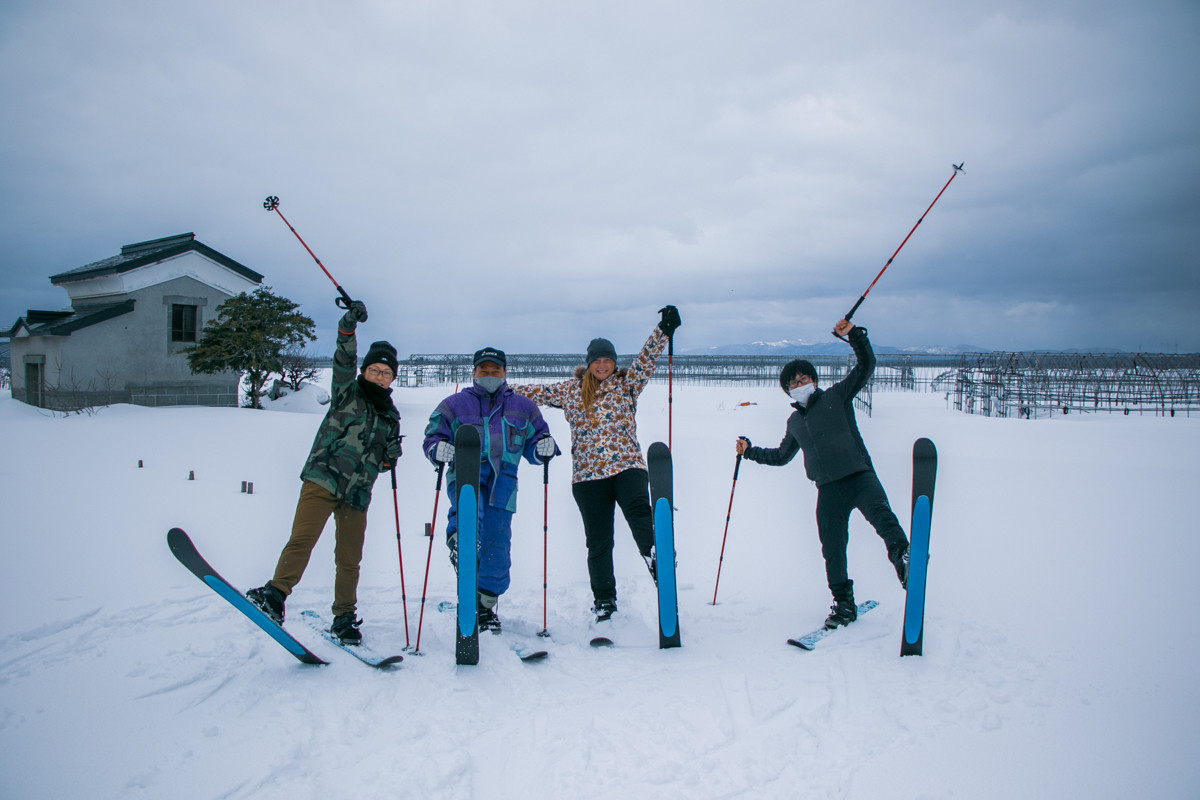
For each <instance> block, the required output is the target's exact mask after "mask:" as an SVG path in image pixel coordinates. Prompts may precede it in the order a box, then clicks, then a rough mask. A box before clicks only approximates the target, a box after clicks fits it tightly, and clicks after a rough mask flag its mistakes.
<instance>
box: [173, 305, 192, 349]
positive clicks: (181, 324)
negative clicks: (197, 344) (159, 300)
mask: <svg viewBox="0 0 1200 800" xmlns="http://www.w3.org/2000/svg"><path fill="white" fill-rule="evenodd" d="M171 341H172V342H194V341H196V306H190V305H181V304H178V303H174V304H172V305H171Z"/></svg>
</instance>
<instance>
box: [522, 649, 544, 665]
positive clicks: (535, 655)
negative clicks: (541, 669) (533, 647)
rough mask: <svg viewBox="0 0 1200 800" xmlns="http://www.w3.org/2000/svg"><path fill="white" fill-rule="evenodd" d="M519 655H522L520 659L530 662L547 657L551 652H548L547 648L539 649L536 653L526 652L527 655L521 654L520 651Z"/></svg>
mask: <svg viewBox="0 0 1200 800" xmlns="http://www.w3.org/2000/svg"><path fill="white" fill-rule="evenodd" d="M517 655H518V656H519V657H520V659H521V660H522V661H524V662H525V663H526V664H529V663H532V662H534V661H542V660H543V659H545V658H546V656H548V655H550V654H549V653H548V652H546V651H545V650H538V651H537V652H536V653H526V654H525V655H521V654H520V653H518V654H517Z"/></svg>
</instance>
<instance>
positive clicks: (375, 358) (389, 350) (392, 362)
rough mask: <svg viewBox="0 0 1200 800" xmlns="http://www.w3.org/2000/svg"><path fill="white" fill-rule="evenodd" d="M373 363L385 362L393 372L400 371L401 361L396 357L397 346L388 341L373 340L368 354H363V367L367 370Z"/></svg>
mask: <svg viewBox="0 0 1200 800" xmlns="http://www.w3.org/2000/svg"><path fill="white" fill-rule="evenodd" d="M371 364H385V365H387V366H388V367H389V368H390V369H391V370H392V374H395V373H397V372H399V366H400V362H399V361H398V360H397V359H396V348H394V347H392V346H391V345H390V344H388V343H387V342H371V346H370V347H368V348H367V354H366V355H365V356H363V360H362V369H363V370H366V368H367V367H369V366H370V365H371Z"/></svg>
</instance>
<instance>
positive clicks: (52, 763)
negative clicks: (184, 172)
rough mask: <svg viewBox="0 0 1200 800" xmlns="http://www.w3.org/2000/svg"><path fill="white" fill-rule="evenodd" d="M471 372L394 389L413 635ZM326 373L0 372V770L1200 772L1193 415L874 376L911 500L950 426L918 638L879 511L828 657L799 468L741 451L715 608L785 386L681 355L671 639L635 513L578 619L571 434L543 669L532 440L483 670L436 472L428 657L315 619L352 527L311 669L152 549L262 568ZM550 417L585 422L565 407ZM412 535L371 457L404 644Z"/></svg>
mask: <svg viewBox="0 0 1200 800" xmlns="http://www.w3.org/2000/svg"><path fill="white" fill-rule="evenodd" d="M451 388H452V387H437V388H426V389H403V390H397V392H396V395H397V400H398V404H399V405H400V408H401V413H402V415H403V417H404V423H403V425H404V430H405V432H406V433H407V434H408V436H409V439H408V447H407V451H408V452H407V453H406V455H405V457H404V459H403V460H402V464H401V467H400V470H399V492H398V501H399V502H398V504H399V517H400V527H401V531H402V534H403V536H402V546H403V553H404V569H405V578H406V585H407V596H408V604H407V606H408V629H409V636H410V638H411V640H413V641H415V639H416V635H417V621H418V614H419V613H420V597H421V581H422V578H423V576H424V573H425V558H426V552H427V549H426V542H427V541H428V540H427V539H426V538H424V537H423V535H422V531H423V527H424V524H425V523H426V522H428V521H429V519H430V516H431V514H432V509H433V489H434V480H435V473H434V471H433V469H432V468H431V467H430V466H429V465H428V464H427V463H426V462H425V461H424V460H423V459H422V458H421V457H420V454H419V453H418V443H419V441H420V434H421V429H422V428H423V426H424V422H425V419H426V418H427V416H428V414H429V412H430V411H431V410H432V408H433V407H434V405H435V404H436V402H437V401H438V400H439V399H440V398H441V397H442V396H444V395H446V394H448V393H449V392H450V390H451ZM316 392H317V390H316V389H312V390H306V391H305V392H302V393H300V394H299V395H296V396H292V397H289V398H286V399H285V400H282V401H279V402H278V403H276V404H275V405H274V406H272V409H271V410H268V411H266V412H253V411H247V410H240V409H204V408H171V409H146V408H137V407H131V406H116V407H112V408H108V409H104V410H103V411H101V413H99V414H98V415H96V416H72V417H67V418H62V417H52V416H49V415H47V414H46V413H45V412H40V411H38V410H36V409H32V408H29V407H27V406H25V405H22V404H20V403H17V402H14V401H12V400H11V399H10V398H9V397H8V395H7V394H6V393H5V394H3V395H0V441H3V443H4V456H3V458H2V459H0V502H2V506H0V514H2V516H0V519H2V522H0V529H2V531H3V533H2V534H0V597H2V598H3V601H4V602H3V608H4V609H5V613H4V615H3V616H2V617H0V796H3V797H4V798H20V799H21V800H33V799H35V798H47V799H50V798H54V799H55V800H57V799H58V798H64V797H88V798H163V797H170V798H175V800H186V799H188V798H298V797H299V798H309V797H312V798H316V797H359V798H376V797H378V798H471V797H486V798H509V797H553V798H557V797H570V798H733V797H747V798H749V797H753V798H793V797H812V798H922V799H923V800H924V799H933V798H1005V799H1006V800H1007V799H1008V798H1013V797H1045V798H1051V797H1087V798H1127V797H1135V796H1136V797H1155V798H1195V797H1197V796H1200V766H1197V760H1196V758H1195V751H1196V744H1197V742H1200V685H1198V682H1197V680H1196V674H1197V668H1198V667H1197V665H1198V664H1200V622H1198V621H1197V620H1198V619H1200V617H1198V616H1197V615H1196V613H1195V612H1194V610H1193V609H1192V608H1191V605H1192V603H1193V602H1194V597H1193V592H1194V585H1195V577H1194V575H1195V572H1196V569H1197V565H1198V564H1200V536H1198V535H1197V534H1198V533H1200V530H1198V528H1200V526H1198V525H1197V522H1196V517H1195V494H1194V493H1195V492H1196V487H1197V485H1200V481H1198V480H1197V479H1198V477H1200V463H1198V455H1197V454H1200V419H1195V418H1192V419H1186V418H1175V419H1163V418H1155V417H1138V416H1130V417H1124V416H1074V415H1072V416H1067V417H1058V418H1056V419H1053V420H1040V421H1032V422H1031V421H1027V420H1025V421H1018V420H998V419H987V418H981V417H973V416H967V415H963V414H960V413H957V412H954V411H951V410H947V408H946V403H945V400H944V399H943V398H942V397H940V396H937V395H929V394H906V393H885V392H877V393H876V394H875V414H874V417H872V418H866V417H864V416H862V415H861V414H860V422H861V427H862V429H863V432H864V435H865V438H866V440H867V442H868V445H869V447H870V449H871V451H872V454H873V456H874V458H875V462H876V466H877V469H878V471H879V473H880V475H881V478H882V480H883V483H884V486H885V487H886V488H887V489H888V492H889V495H890V497H891V499H892V502H893V505H894V506H895V507H896V509H897V512H898V514H899V516H900V517H901V519H902V521H904V522H905V524H906V527H907V518H908V508H907V507H908V498H909V491H910V489H909V477H910V464H909V458H910V452H911V447H912V442H913V440H914V439H916V438H917V437H920V436H928V437H930V438H932V439H933V440H934V441H935V442H936V444H937V446H938V450H939V456H940V474H939V476H938V487H937V496H936V500H935V504H934V516H933V534H932V558H931V567H930V578H929V599H928V605H927V622H926V635H925V655H924V656H922V657H919V658H916V657H914V658H904V659H901V658H899V657H898V653H899V647H900V626H901V615H902V612H903V605H904V597H903V594H902V591H901V589H900V587H899V585H898V584H897V582H896V579H895V576H894V573H893V572H892V569H891V566H890V565H889V564H888V562H887V560H886V557H885V554H884V550H883V546H882V543H881V542H880V541H879V540H878V538H877V537H875V535H874V533H873V532H872V531H871V530H870V529H869V528H868V527H867V526H866V524H865V523H864V522H863V521H862V519H861V518H860V517H858V516H856V517H855V518H854V520H853V522H852V528H851V544H850V566H851V574H852V576H853V577H854V578H855V581H856V590H857V595H858V599H859V600H866V599H875V600H878V601H879V602H880V604H881V605H880V606H879V608H877V609H876V610H874V611H872V612H871V613H870V614H868V615H866V616H864V617H863V618H862V619H861V620H859V621H858V622H857V623H855V624H854V625H853V626H851V627H850V628H848V629H846V630H844V631H839V632H838V633H836V634H835V635H834V636H831V637H829V638H827V639H826V640H824V641H823V642H822V643H821V644H820V645H819V646H818V648H817V650H815V651H813V652H808V653H806V652H802V651H800V650H797V649H796V648H793V647H788V646H786V645H785V644H784V640H785V639H786V638H788V637H789V636H795V635H797V634H800V633H804V632H807V631H809V630H811V629H813V628H815V627H817V626H818V625H819V624H820V623H821V621H822V620H823V619H824V617H825V614H826V612H827V610H828V604H829V598H828V592H827V589H826V587H825V583H824V573H823V567H822V561H821V556H820V550H819V546H818V543H817V539H816V533H815V530H814V523H813V503H814V499H815V490H814V489H813V488H812V486H811V485H809V484H808V483H807V482H806V481H805V480H804V476H803V468H802V467H801V465H800V464H799V463H798V462H796V463H793V464H792V465H789V466H788V467H785V468H782V469H776V468H768V467H763V466H759V465H756V464H750V463H746V464H745V465H743V468H742V470H741V474H740V476H739V480H738V485H737V492H736V496H735V498H734V503H733V517H732V523H731V524H730V527H729V535H728V543H727V545H726V551H725V561H724V566H723V569H722V572H721V582H720V593H719V596H718V598H717V604H716V605H715V606H714V605H712V599H713V589H714V579H715V577H716V571H717V563H718V554H719V552H720V545H721V536H722V531H723V529H724V524H725V513H726V508H727V505H728V503H729V496H730V488H731V479H732V475H733V465H734V452H733V441H734V438H735V437H736V436H737V435H739V434H744V435H747V436H749V437H750V438H752V439H753V440H754V441H755V443H758V444H768V445H773V444H775V443H776V442H777V441H778V440H779V437H780V436H781V434H782V432H783V423H784V419H785V418H786V416H787V414H788V411H789V410H788V408H787V406H786V398H785V397H784V396H783V395H782V393H780V392H779V391H778V390H772V389H766V388H745V387H693V386H679V385H677V386H676V387H675V402H674V409H675V412H674V413H675V420H674V439H675V441H674V452H675V458H676V479H677V483H676V495H675V496H676V505H677V506H678V517H677V525H678V548H679V582H680V593H679V598H680V604H681V612H680V613H681V632H682V638H683V644H684V646H683V647H682V648H680V649H678V650H668V651H660V650H659V649H657V634H656V629H655V616H654V615H655V601H654V595H653V592H652V587H651V584H650V581H649V579H648V576H647V575H646V571H645V567H644V566H643V565H642V563H641V561H640V560H639V559H638V558H637V555H636V552H635V550H634V548H633V545H632V541H631V539H630V537H629V534H628V531H627V529H626V528H625V527H624V523H623V521H619V522H618V546H617V571H618V580H619V592H620V605H621V612H622V613H621V617H623V621H622V622H621V623H620V624H619V625H618V626H617V628H616V631H615V632H614V634H613V635H614V638H616V639H617V640H618V642H619V644H620V646H619V647H618V648H615V649H612V650H594V649H591V648H589V647H588V646H587V640H588V638H589V636H590V635H591V632H590V631H589V626H588V619H589V614H588V607H589V604H590V594H589V591H588V586H587V576H586V568H585V565H584V546H583V537H582V533H581V530H580V523H579V518H578V512H577V511H576V509H575V506H574V502H573V501H572V499H571V494H570V484H569V481H570V471H569V463H568V462H567V460H566V459H559V460H557V461H555V462H553V465H552V469H551V478H550V485H549V493H548V494H549V529H550V533H549V603H548V627H549V630H550V632H551V633H552V638H551V639H550V640H549V642H548V643H547V647H548V648H549V649H550V651H551V656H550V658H549V659H548V660H547V661H545V662H543V663H540V664H536V665H527V664H523V663H521V662H520V661H518V660H517V659H516V658H515V657H513V655H512V654H511V653H510V652H509V651H508V650H507V649H506V648H505V647H504V644H503V639H505V638H506V637H508V636H509V635H510V634H509V632H512V633H513V634H519V633H524V634H532V633H533V632H535V631H537V630H540V629H541V627H542V615H543V603H542V544H543V537H542V511H543V507H542V506H543V487H542V481H541V478H542V474H541V470H540V469H539V468H537V467H533V466H529V465H526V466H524V467H522V481H523V483H522V490H521V495H520V502H519V510H518V513H517V518H516V525H515V544H514V562H515V564H514V568H513V587H512V589H511V590H510V591H509V593H508V594H507V595H505V596H504V597H503V598H502V599H501V604H500V607H499V611H500V614H501V617H502V618H503V620H504V623H505V626H506V633H505V634H504V635H503V636H501V637H498V638H497V637H492V636H490V635H485V636H484V637H483V641H482V642H481V647H482V660H481V663H480V665H479V666H478V667H456V666H455V664H454V655H453V632H452V626H453V621H452V618H451V616H450V615H448V614H445V613H441V614H439V613H438V612H437V611H436V604H437V603H438V602H439V601H442V600H448V599H451V598H452V596H453V584H452V572H451V570H450V567H449V564H448V562H447V559H446V557H445V550H444V546H443V545H442V543H441V531H442V529H443V527H444V512H445V509H446V507H447V504H446V500H445V498H444V497H443V499H442V503H441V507H440V509H439V520H438V540H437V542H436V544H435V545H434V548H433V560H432V569H431V570H430V575H429V586H428V599H427V605H426V607H425V615H424V621H423V625H422V628H421V651H422V652H423V654H424V655H422V656H412V655H409V656H408V657H407V658H406V660H405V661H404V663H403V664H402V665H401V666H400V668H399V669H397V670H395V671H392V672H381V671H375V670H371V669H369V668H367V667H364V666H363V665H361V664H359V663H358V662H357V661H355V660H353V659H351V658H349V657H348V656H347V655H345V654H344V653H341V652H339V651H338V650H337V649H336V648H333V647H332V646H330V645H328V644H326V643H325V642H323V641H322V640H320V639H319V637H317V636H316V635H315V634H314V633H313V632H312V631H311V630H309V629H308V628H307V627H306V626H304V625H303V623H302V622H301V621H300V620H299V612H300V610H301V609H304V608H316V609H320V610H323V611H327V610H328V605H329V603H330V601H331V599H332V580H333V566H332V538H333V537H332V526H331V528H330V530H329V531H328V532H327V533H326V536H325V538H324V539H323V540H322V541H321V543H320V545H319V547H318V549H317V552H316V554H315V556H314V558H313V561H312V564H311V566H310V568H309V571H308V573H307V575H306V576H305V580H304V582H303V583H302V584H301V585H300V586H299V587H298V588H297V590H296V592H295V593H294V594H293V596H292V598H291V599H290V601H289V605H288V610H289V626H290V627H291V629H292V630H293V631H294V632H295V633H296V634H297V635H298V636H299V637H301V638H302V639H304V640H305V641H306V642H307V643H308V644H309V645H310V647H311V648H312V649H313V650H314V651H316V652H318V653H319V654H321V655H322V656H324V657H325V658H327V659H328V660H329V661H330V662H331V663H330V664H329V665H328V666H325V667H305V666H303V665H300V664H298V662H296V661H295V660H294V659H293V658H292V657H291V656H290V655H288V654H287V653H286V652H285V651H284V650H283V649H281V648H280V647H279V646H278V645H276V644H275V643H274V642H272V641H271V640H270V639H268V638H267V637H266V636H265V635H263V634H262V633H261V632H259V631H258V630H257V629H256V628H254V627H253V626H252V625H251V624H250V623H249V622H248V621H246V620H245V619H244V618H243V617H241V616H240V615H239V614H238V613H237V612H235V611H234V610H233V609H232V608H230V607H229V606H228V605H227V604H226V603H225V602H224V601H223V600H221V599H220V598H218V597H217V596H216V595H215V594H214V593H213V592H211V591H210V590H209V589H207V588H205V587H204V586H203V585H202V584H201V583H200V582H199V581H197V580H196V579H195V578H194V577H193V576H192V575H191V574H190V573H188V572H187V571H186V570H185V569H184V568H183V567H182V566H180V565H179V564H178V563H177V562H176V561H175V559H174V558H173V557H172V555H171V554H170V552H169V551H168V549H167V545H166V539H165V535H166V532H167V530H168V529H169V528H170V527H172V526H180V527H182V528H184V529H185V530H187V531H188V533H189V534H190V535H191V536H192V538H193V539H194V540H195V542H196V544H197V546H198V547H199V548H200V550H201V552H202V553H203V554H204V555H205V556H206V557H207V558H208V559H209V560H210V561H211V562H212V563H213V564H214V566H216V568H217V569H218V570H219V571H220V572H221V573H222V574H223V575H224V576H225V577H226V578H227V579H229V580H230V581H231V582H232V583H233V584H234V585H236V586H238V587H240V588H242V589H246V588H249V587H251V586H254V585H258V584H261V583H262V582H263V581H265V580H266V579H267V578H268V577H270V575H271V571H272V568H273V566H274V563H275V559H276V557H277V555H278V552H279V550H280V548H281V547H282V545H283V543H284V541H285V539H286V536H287V532H288V528H289V525H290V521H291V515H292V510H293V507H294V503H295V500H296V496H297V493H298V490H299V487H300V484H299V480H298V477H297V475H298V472H299V469H300V466H301V464H302V462H303V460H304V457H305V455H306V454H307V451H308V448H309V446H310V444H311V441H312V437H313V434H314V433H315V431H316V428H317V424H318V422H319V415H320V414H321V413H323V408H322V407H321V406H319V405H317V403H316V402H314V400H313V398H314V396H315V394H316ZM666 400H667V398H666V387H665V386H663V385H658V384H655V385H652V386H651V387H650V388H649V389H648V390H647V393H646V394H645V395H644V396H643V400H642V403H641V410H640V414H639V426H640V439H641V442H642V445H643V447H645V446H648V445H649V444H650V443H651V442H653V441H655V440H657V439H665V437H666V430H667V411H666V409H667V402H666ZM746 402H748V403H754V405H741V404H742V403H746ZM289 411H290V412H298V413H286V412H289ZM547 417H548V419H549V420H550V424H551V428H552V430H553V432H554V434H555V436H556V437H557V438H558V439H559V441H560V442H562V443H566V442H567V441H569V436H568V432H567V429H566V425H565V423H564V421H563V418H562V415H561V414H560V413H558V412H555V411H553V410H550V411H548V412H547ZM139 459H140V460H142V462H143V464H144V467H143V468H140V469H139V468H138V461H139ZM189 472H194V474H195V480H188V475H189ZM242 481H252V482H253V484H254V493H253V494H243V493H241V492H240V487H241V482H242ZM395 533H396V531H395V521H394V517H393V510H392V492H391V486H390V483H389V481H388V479H387V478H386V477H385V478H383V479H381V480H380V482H379V483H378V484H377V487H376V495H375V502H374V505H373V507H372V510H371V523H370V529H369V531H368V543H367V552H366V555H365V558H364V564H363V575H362V582H361V586H360V607H359V613H360V615H361V616H362V617H364V618H365V620H366V622H365V624H364V627H363V630H364V633H365V635H366V637H367V638H368V641H369V643H370V644H372V645H374V646H375V647H376V648H377V649H379V650H383V651H399V650H401V648H403V647H404V645H405V642H406V640H407V639H406V633H405V621H404V613H403V605H402V599H401V588H400V580H399V569H398V564H397V561H398V558H397V542H396V536H395Z"/></svg>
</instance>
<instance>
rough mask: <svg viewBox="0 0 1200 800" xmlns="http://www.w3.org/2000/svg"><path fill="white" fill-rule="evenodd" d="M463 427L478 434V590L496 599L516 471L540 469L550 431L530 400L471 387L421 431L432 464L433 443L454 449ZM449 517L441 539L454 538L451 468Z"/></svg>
mask: <svg viewBox="0 0 1200 800" xmlns="http://www.w3.org/2000/svg"><path fill="white" fill-rule="evenodd" d="M462 425H474V426H475V427H476V428H478V429H479V432H480V440H481V450H480V466H479V496H480V499H481V500H482V501H483V502H481V503H480V504H479V553H478V556H479V579H478V580H479V588H480V590H482V591H485V592H488V593H489V594H495V595H501V594H504V592H505V591H506V590H507V589H508V584H509V568H510V566H511V565H512V560H511V558H510V556H509V550H510V547H511V544H512V516H513V513H514V512H515V511H516V510H517V466H518V465H519V464H520V461H521V458H522V457H524V458H525V459H526V460H527V461H529V463H531V464H540V463H541V459H539V458H538V456H537V453H536V452H535V448H536V445H537V442H538V441H539V440H540V439H542V438H543V437H545V436H549V435H550V427H549V426H548V425H547V424H546V421H545V420H544V419H543V418H542V412H541V411H539V410H538V407H537V404H536V403H534V402H533V401H532V400H530V399H528V398H526V397H522V396H521V395H519V394H516V393H514V392H513V390H512V389H510V388H509V387H508V384H507V383H505V384H502V385H501V386H500V388H499V389H498V390H496V393H495V394H494V395H489V394H488V393H487V392H486V391H484V390H483V389H481V388H479V387H478V386H476V385H474V384H472V385H470V386H468V387H466V388H465V389H463V390H462V391H460V392H458V393H456V394H452V395H450V396H449V397H447V398H446V399H445V400H443V401H442V402H441V403H439V404H438V407H437V408H436V409H435V410H434V412H433V413H432V414H431V415H430V416H429V424H428V425H427V426H426V427H425V442H424V444H423V446H422V448H421V449H422V450H423V451H424V453H425V456H426V458H428V459H429V460H430V461H431V462H433V463H434V464H436V463H437V460H436V459H435V458H434V451H435V450H436V449H437V445H438V442H442V441H446V442H450V443H451V444H453V443H454V434H455V432H456V431H458V429H459V427H460V426H462ZM448 491H449V493H450V511H449V513H448V514H447V518H446V538H447V539H449V538H450V536H451V535H452V534H455V533H457V532H458V492H457V491H456V490H455V479H454V463H453V462H451V464H450V480H449V484H448Z"/></svg>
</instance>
